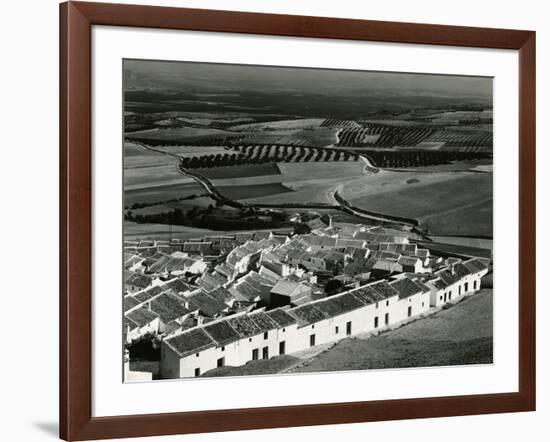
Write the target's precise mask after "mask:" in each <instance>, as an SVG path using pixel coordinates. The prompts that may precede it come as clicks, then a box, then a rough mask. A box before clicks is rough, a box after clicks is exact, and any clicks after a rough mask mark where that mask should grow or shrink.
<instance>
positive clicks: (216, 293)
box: [208, 287, 235, 303]
mask: <svg viewBox="0 0 550 442" xmlns="http://www.w3.org/2000/svg"><path fill="white" fill-rule="evenodd" d="M208 296H211V297H212V298H214V299H217V300H218V301H220V302H223V303H227V302H229V301H231V300H232V299H235V297H234V296H233V295H232V294H231V293H229V290H227V289H226V288H224V287H218V288H217V289H215V290H212V291H211V292H208Z"/></svg>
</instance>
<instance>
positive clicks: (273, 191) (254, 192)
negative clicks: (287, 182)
mask: <svg viewBox="0 0 550 442" xmlns="http://www.w3.org/2000/svg"><path fill="white" fill-rule="evenodd" d="M216 188H217V189H218V191H219V192H220V193H221V194H222V195H223V196H226V197H228V198H231V199H233V200H244V199H248V198H259V197H263V196H268V195H278V194H282V193H288V192H292V190H291V189H289V188H288V187H285V186H283V185H282V184H280V183H268V184H254V185H251V186H229V187H216ZM283 199H284V196H282V197H281V200H283Z"/></svg>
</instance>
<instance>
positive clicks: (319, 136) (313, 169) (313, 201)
mask: <svg viewBox="0 0 550 442" xmlns="http://www.w3.org/2000/svg"><path fill="white" fill-rule="evenodd" d="M262 81H263V80H262ZM237 89H238V90H223V91H222V90H218V89H215V90H200V88H199V89H194V88H192V89H191V90H189V91H177V90H172V89H170V91H169V92H166V93H165V92H163V91H162V88H160V89H154V88H153V89H142V90H139V89H136V90H129V91H128V92H127V94H126V96H125V106H126V107H125V111H126V112H125V128H126V131H125V138H126V142H125V145H124V168H125V173H124V183H125V207H126V208H127V210H133V212H134V213H133V215H134V216H136V215H142V216H144V217H147V216H149V215H155V214H168V213H169V212H171V211H173V210H181V211H182V213H183V214H185V213H187V212H189V211H191V210H193V209H197V210H199V211H204V210H206V209H207V208H208V207H210V206H212V205H214V206H220V207H224V208H225V209H229V207H231V208H232V209H231V210H237V211H238V210H240V209H243V208H246V207H251V206H253V207H256V208H258V207H263V208H266V206H268V207H271V208H277V209H279V210H281V211H284V210H286V209H289V210H290V209H293V210H297V209H298V208H300V207H301V209H300V210H308V209H310V208H311V205H318V207H317V209H319V210H324V209H325V206H326V209H327V210H328V209H331V208H336V209H338V208H340V209H342V210H347V209H348V208H349V207H352V208H354V210H355V209H357V210H356V211H353V210H352V211H349V210H348V212H347V214H348V215H347V216H351V217H356V216H359V217H360V218H359V219H363V220H366V219H367V218H368V215H369V214H379V215H381V216H388V217H395V218H402V219H410V220H415V223H419V224H420V227H421V228H423V229H426V233H427V234H429V235H450V236H456V235H461V236H482V237H491V236H492V149H493V135H492V118H493V115H492V107H491V104H490V101H487V100H470V99H464V100H459V101H453V100H450V99H449V98H443V96H442V97H441V98H436V97H433V96H430V97H416V96H414V97H413V96H408V95H407V94H405V95H399V94H398V95H396V96H392V97H386V96H377V95H373V96H369V97H368V98H367V97H366V96H363V95H361V94H359V95H357V94H352V95H350V96H340V95H338V94H334V95H331V96H330V97H328V96H327V95H326V94H325V93H324V92H319V91H317V90H316V91H315V92H311V91H310V92H308V93H302V92H296V91H294V92H292V93H290V92H289V93H279V94H276V93H270V92H265V89H262V88H260V89H258V90H254V91H248V90H241V89H239V88H237ZM369 163H370V164H369ZM372 165H374V166H376V167H374V166H372ZM472 189H476V191H475V192H472ZM337 196H338V198H341V199H340V200H339V199H337ZM346 204H347V205H348V206H347V208H346V207H345V206H344V205H346ZM132 207H133V209H131V208H132ZM361 210H362V211H365V212H360V211H361ZM358 211H359V212H358ZM366 212H368V213H366ZM365 216H367V217H366V218H365ZM361 217H363V218H361ZM143 219H148V218H143ZM159 219H160V218H159ZM167 219H172V218H170V217H167Z"/></svg>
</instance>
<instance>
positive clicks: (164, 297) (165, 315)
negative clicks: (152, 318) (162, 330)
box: [151, 293, 189, 324]
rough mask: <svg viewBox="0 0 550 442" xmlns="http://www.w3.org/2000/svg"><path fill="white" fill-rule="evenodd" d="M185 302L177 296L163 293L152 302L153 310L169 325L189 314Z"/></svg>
mask: <svg viewBox="0 0 550 442" xmlns="http://www.w3.org/2000/svg"><path fill="white" fill-rule="evenodd" d="M183 302H184V301H183V300H182V299H181V298H180V297H179V296H177V295H172V294H170V293H163V294H161V295H159V296H157V297H156V298H154V299H153V300H152V301H151V310H152V311H153V312H155V313H157V314H158V315H159V316H160V320H161V321H162V322H163V323H165V324H167V323H169V322H170V321H173V320H174V319H178V318H181V317H182V316H185V315H186V314H188V313H189V310H187V309H186V308H185V306H184V305H183Z"/></svg>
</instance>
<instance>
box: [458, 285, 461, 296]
mask: <svg viewBox="0 0 550 442" xmlns="http://www.w3.org/2000/svg"><path fill="white" fill-rule="evenodd" d="M461 293H462V286H461V285H459V286H458V294H459V295H460V294H461Z"/></svg>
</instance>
